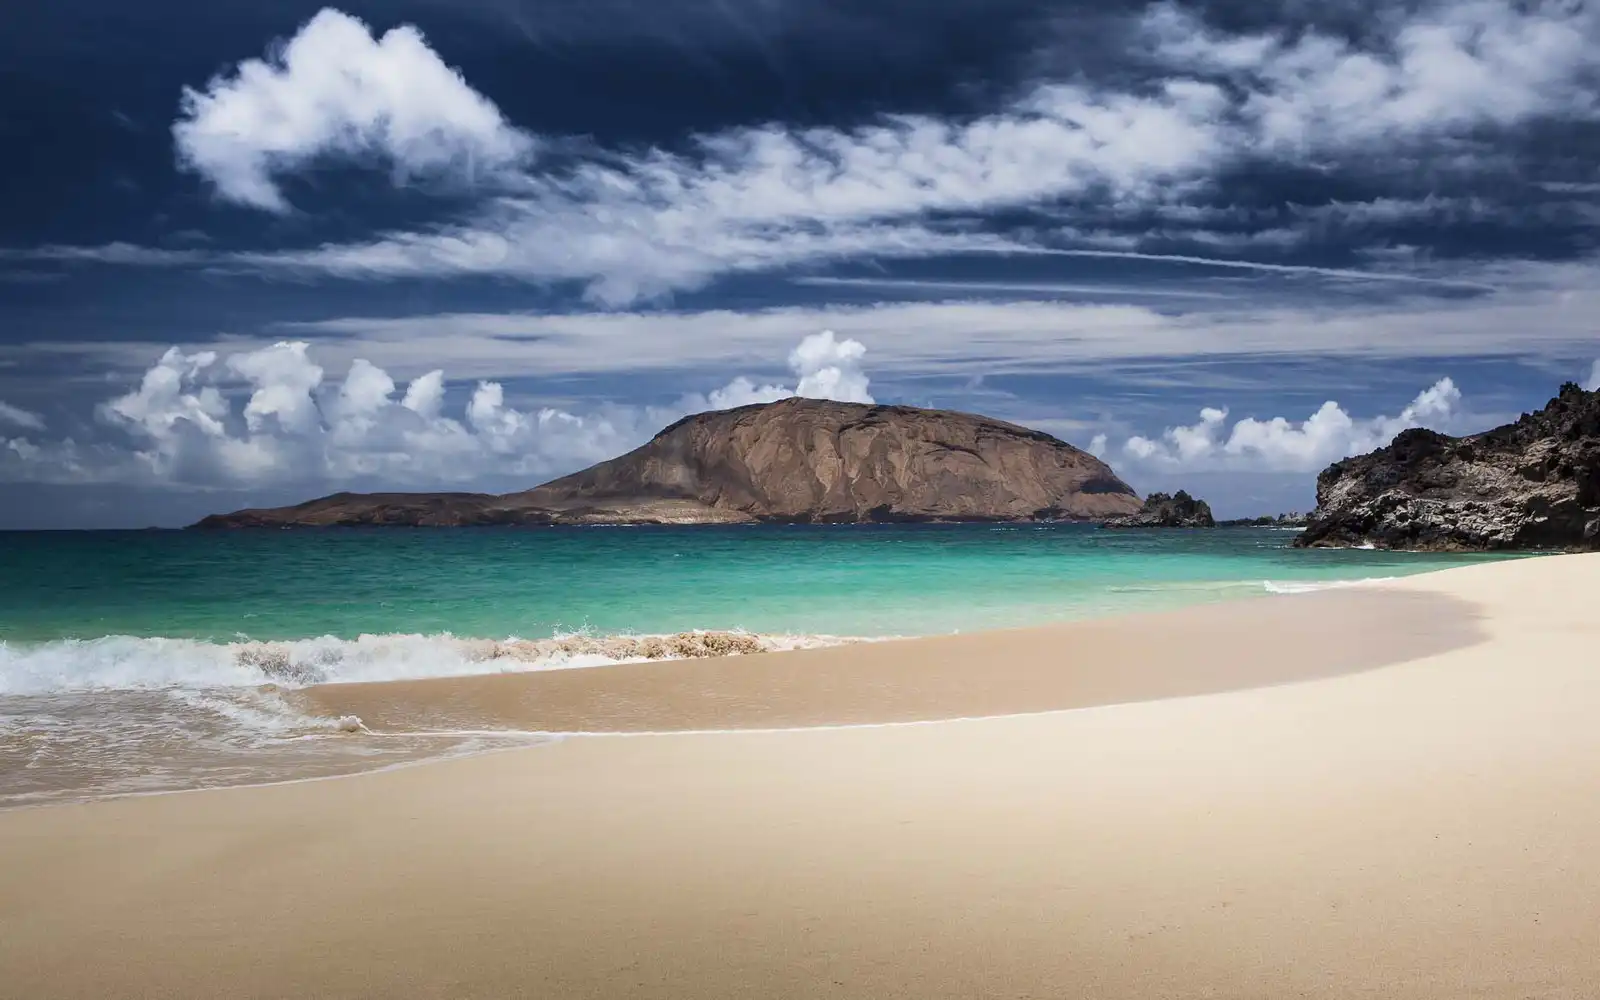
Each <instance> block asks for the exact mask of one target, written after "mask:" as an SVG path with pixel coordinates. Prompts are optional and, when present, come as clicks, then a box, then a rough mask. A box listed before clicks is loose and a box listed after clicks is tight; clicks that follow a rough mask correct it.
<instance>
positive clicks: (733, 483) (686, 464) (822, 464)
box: [195, 398, 1140, 528]
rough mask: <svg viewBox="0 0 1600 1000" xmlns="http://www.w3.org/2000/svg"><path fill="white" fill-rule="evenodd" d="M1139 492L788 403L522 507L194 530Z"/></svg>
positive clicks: (470, 496) (483, 500)
mask: <svg viewBox="0 0 1600 1000" xmlns="http://www.w3.org/2000/svg"><path fill="white" fill-rule="evenodd" d="M1139 508H1140V501H1139V497H1138V494H1136V493H1135V492H1134V491H1133V488H1132V487H1130V486H1129V485H1128V484H1127V483H1125V482H1123V481H1122V480H1121V479H1119V478H1118V477H1117V475H1116V473H1115V472H1113V471H1112V470H1111V468H1110V466H1108V465H1106V464H1105V463H1104V462H1102V461H1100V460H1099V459H1097V458H1095V457H1094V456H1092V455H1090V454H1088V453H1087V452H1084V451H1081V450H1080V449H1078V448H1074V447H1073V446H1072V445H1070V444H1067V443H1066V442H1065V441H1061V440H1058V439H1057V438H1054V437H1052V436H1050V435H1049V434H1045V433H1044V432H1042V431H1036V430H1029V429H1028V428H1025V427H1019V426H1017V425H1015V424H1009V423H1005V422H1004V421H1000V420H994V419H992V418H989V417H982V416H977V415H974V414H969V413H957V412H954V411H949V410H928V409H920V408H917V407H910V406H872V405H867V404H862V403H839V402H832V401H828V400H815V399H800V398H793V399H785V400H781V401H779V402H776V403H766V404H760V405H756V406H744V407H739V408H738V409H733V410H721V411H716V412H712V413H701V414H697V415H695V416H690V417H685V418H684V419H682V420H679V421H678V422H676V423H674V424H672V425H671V426H670V427H667V428H666V429H665V430H663V431H662V432H661V433H659V434H657V435H656V436H655V438H653V439H652V440H651V441H650V443H648V444H646V445H644V446H643V447H641V448H637V449H635V450H634V451H631V452H629V453H628V454H626V455H623V456H621V457H619V458H614V459H611V460H609V461H606V462H601V463H600V464H598V465H595V466H592V467H590V468H588V469H585V470H583V471H582V472H578V473H574V474H573V475H570V476H564V477H562V478H560V479H556V480H554V481H552V482H549V483H546V484H544V485H542V486H539V487H536V488H534V489H531V490H527V491H524V492H521V493H510V494H506V495H503V496H494V495H489V494H483V493H381V494H355V493H337V494H334V495H332V496H328V497H323V498H321V499H317V500H311V501H308V502H306V503H303V504H299V505H296V506H293V507H277V508H270V509H261V510H242V511H236V512H234V513H232V514H214V515H212V516H210V517H207V518H205V519H204V520H202V521H200V522H199V523H198V524H196V525H195V527H197V528H251V527H322V526H337V525H352V526H353V525H385V526H401V527H404V526H419V527H420V526H438V527H445V526H467V525H494V524H527V525H539V524H734V523H745V522H775V523H790V524H804V523H874V522H916V521H1028V520H1056V519H1061V520H1099V519H1104V518H1108V517H1116V516H1119V515H1125V514H1132V513H1134V512H1136V511H1138V510H1139Z"/></svg>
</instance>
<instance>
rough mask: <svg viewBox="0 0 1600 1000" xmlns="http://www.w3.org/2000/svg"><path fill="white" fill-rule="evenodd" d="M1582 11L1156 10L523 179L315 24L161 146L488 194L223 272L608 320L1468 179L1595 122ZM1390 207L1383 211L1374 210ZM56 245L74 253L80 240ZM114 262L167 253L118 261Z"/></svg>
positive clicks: (494, 124) (1463, 3) (446, 100)
mask: <svg viewBox="0 0 1600 1000" xmlns="http://www.w3.org/2000/svg"><path fill="white" fill-rule="evenodd" d="M1597 18H1600V15H1597V14H1596V13H1595V12H1594V10H1592V9H1591V8H1590V7H1589V6H1587V5H1583V4H1571V3H1557V2H1532V3H1527V4H1519V5H1508V4H1504V3H1498V2H1483V0H1436V2H1433V3H1427V4H1423V5H1421V6H1406V7H1400V6H1392V7H1384V8H1383V10H1382V14H1381V16H1374V17H1373V18H1372V19H1371V23H1370V24H1369V25H1368V31H1367V33H1366V36H1365V40H1364V41H1362V42H1360V43H1357V42H1354V41H1351V40H1350V39H1348V38H1346V37H1344V36H1343V35H1339V34H1336V33H1331V32H1324V31H1319V30H1317V29H1316V28H1315V27H1312V28H1310V29H1307V30H1299V31H1296V32H1293V33H1290V32H1287V31H1284V32H1278V33H1273V32H1256V33H1251V32H1244V33H1228V32H1225V31H1223V30H1222V29H1219V28H1217V27H1215V26H1213V25H1210V24H1208V23H1207V22H1204V21H1202V20H1200V19H1199V18H1198V17H1197V15H1196V14H1195V13H1194V12H1193V11H1192V10H1190V9H1188V8H1183V7H1179V6H1177V5H1175V4H1170V3H1161V4H1156V5H1153V6H1151V7H1149V8H1147V9H1146V10H1145V11H1144V12H1143V13H1142V14H1139V15H1137V17H1136V20H1135V23H1134V27H1135V30H1134V31H1133V32H1132V34H1131V37H1132V39H1133V51H1132V52H1131V53H1130V57H1131V58H1136V59H1142V60H1144V62H1145V63H1146V64H1147V65H1148V66H1149V67H1150V70H1151V72H1150V75H1149V76H1148V77H1147V78H1145V79H1144V80H1143V81H1140V82H1136V83H1129V82H1127V81H1126V80H1124V81H1122V82H1118V83H1115V84H1113V83H1110V82H1096V81H1094V80H1090V79H1084V78H1081V77H1075V76H1074V75H1073V73H1072V72H1071V67H1068V66H1053V67H1052V66H1050V65H1041V67H1040V69H1039V75H1038V77H1037V79H1036V80H1035V81H1034V83H1032V84H1031V85H1029V86H1026V87H1024V88H1022V89H1021V90H1020V91H1019V92H1018V93H1017V94H1016V96H1015V97H1014V98H1013V99H1011V100H1009V101H1005V102H1002V103H1001V104H1000V105H998V106H996V107H995V108H993V109H992V110H990V111H988V112H987V113H981V114H976V115H972V116H969V117H962V118H955V117H944V116H934V115H927V114H917V115H890V116H885V117H882V118H880V119H879V120H877V121H875V122H871V123H867V124H861V125H856V126H851V127H830V126H817V127H794V126H788V125H784V124H781V123H770V124H764V125H757V126H745V127H733V128H727V129H723V130H719V131H713V132H709V133H705V134H701V135H698V136H695V137H692V138H691V139H690V140H689V141H687V142H686V143H684V144H682V145H679V146H674V147H672V148H667V147H664V146H657V147H649V148H643V149H621V148H619V149H591V150H589V151H588V152H587V153H582V154H576V155H567V156H563V157H560V158H554V159H551V160H548V161H545V162H531V161H530V160H529V159H528V153H529V151H530V150H532V149H534V148H535V147H536V146H537V145H538V144H539V142H540V141H541V140H540V138H539V137H535V136H530V135H528V134H526V133H524V132H522V131H520V130H518V129H516V128H515V127H514V126H512V125H510V124H509V123H507V122H506V121H505V120H504V118H503V117H502V116H501V115H500V113H499V112H498V110H497V109H496V108H495V106H494V105H493V103H492V102H490V101H489V99H488V98H487V97H485V96H483V95H482V94H479V93H478V92H476V91H475V90H473V89H472V87H471V86H470V84H469V83H468V82H467V81H465V80H464V79H462V78H461V77H460V76H459V75H457V74H456V73H454V71H452V70H450V69H449V68H448V66H447V65H446V63H445V62H444V60H443V59H442V58H441V57H440V56H439V55H438V54H437V53H436V52H434V51H433V50H432V49H431V48H429V47H428V45H427V43H426V41H425V40H424V39H423V38H422V36H421V35H420V34H419V33H418V32H416V31H414V30H411V29H406V28H397V29H395V30H393V31H390V32H389V33H387V34H385V35H383V36H382V37H381V38H376V39H375V38H374V37H373V36H372V34H371V33H370V32H369V31H368V29H367V28H366V27H365V26H364V25H362V24H361V23H360V22H358V21H355V20H354V19H353V18H350V17H348V16H347V15H344V14H341V13H339V12H337V11H332V10H328V11H324V12H323V13H322V14H319V15H318V16H317V17H316V18H314V19H313V20H312V21H310V22H308V23H307V24H306V25H305V26H304V27H302V28H301V30H300V32H299V33H298V34H297V35H296V36H295V37H294V38H292V39H291V40H290V41H289V42H288V44H287V45H286V46H285V47H284V49H283V51H282V54H281V55H279V56H276V57H273V58H269V59H268V60H265V61H263V60H247V61H246V62H244V63H241V64H240V65H239V67H238V68H237V69H236V71H234V72H232V73H229V74H224V75H223V76H221V77H218V78H217V79H216V80H214V81H212V83H211V84H210V85H208V87H206V88H204V89H201V90H191V91H189V92H188V94H187V96H186V98H185V105H184V110H183V115H182V117H181V118H180V120H179V122H178V123H177V125H176V126H175V135H176V136H177V138H178V142H179V149H180V153H181V156H182V161H183V163H184V164H185V165H186V166H187V167H189V168H190V169H193V170H195V171H197V172H199V173H200V174H201V175H202V176H203V177H205V178H206V179H207V180H208V181H209V182H210V183H211V184H212V185H213V186H214V188H215V189H216V190H217V191H218V192H219V193H220V194H222V195H223V196H225V197H228V198H231V199H232V200H235V201H237V202H240V203H242V204H246V205H253V206H255V207H259V208H264V209H269V210H282V209H283V208H284V206H285V204H286V202H285V200H284V197H283V195H282V192H281V190H280V188H279V186H278V179H279V178H281V177H286V176H291V175H293V174H294V173H296V172H298V171H301V170H304V169H307V168H309V167H312V166H314V165H315V164H317V163H321V162H327V161H332V160H341V159H342V160H354V161H357V162H381V163H383V164H385V165H387V166H388V167H389V168H390V169H391V170H393V171H395V172H397V173H400V174H402V175H413V174H429V175H434V176H440V175H442V176H446V177H456V178H458V179H471V178H473V177H480V176H482V175H483V173H485V172H489V173H492V174H493V175H494V176H495V178H496V180H497V190H496V193H495V194H494V196H493V197H491V198H490V199H489V200H487V201H486V202H484V203H483V204H481V205H480V206H479V207H478V208H477V209H475V210H474V211H473V212H471V213H470V214H469V215H468V216H466V217H464V218H463V219H461V220H460V221H457V222H453V223H448V224H444V225H438V226H433V227H429V228H423V229H415V230H401V229H397V230H394V231H390V232H386V233H381V234H379V235H377V236H375V237H373V238H370V239H365V240H354V241H341V242H328V243H323V244H320V245H315V246H309V247H300V248H291V249H284V250H273V251H266V252H256V253H238V254H232V255H226V259H225V260H224V261H221V262H220V264H219V262H218V261H215V260H213V261H212V262H211V263H212V265H213V266H226V267H234V268H243V269H250V270H256V271H263V272H267V273H294V274H304V275H332V276H339V277H344V278H354V279H365V280H388V279H396V278H409V277H419V276H423V277H431V276H442V277H449V276H463V275H495V276H505V277H511V278H515V279H518V280H524V281H528V282H534V283H543V284H557V283H573V284H576V285H577V286H579V287H581V288H583V289H584V290H585V293H586V295H587V296H588V298H589V299H590V300H591V301H592V302H594V303H596V304H599V305H602V306H606V307H611V308H620V307H626V306H628V305H629V304H632V303H635V302H638V301H641V300H648V299H651V298H654V297H658V296H662V295H666V294H669V293H672V292H675V291H681V290H688V289H696V288H700V287H703V286H704V285H706V284H708V283H709V282H711V281H713V280H715V279H716V278H718V277H721V276H724V275H729V274H739V273H750V272H760V271H769V270H775V269H782V268H788V267H794V266H802V265H816V264H825V263H829V262H837V261H846V260H855V259H863V258H893V257H902V258H911V257H929V256H937V255H943V254H950V253H961V252H971V251H975V250H976V251H983V250H1002V251H1011V252H1017V251H1021V250H1024V249H1033V250H1048V249H1057V250H1067V251H1074V252H1083V253H1089V252H1091V251H1095V250H1098V251H1100V252H1102V253H1109V252H1110V250H1113V249H1117V250H1121V251H1123V252H1125V253H1128V254H1130V255H1133V254H1140V253H1143V252H1144V251H1146V250H1148V249H1150V247H1148V246H1146V245H1145V244H1146V243H1147V242H1148V239H1155V238H1159V239H1164V240H1170V239H1171V238H1174V237H1175V238H1178V239H1187V240H1188V241H1189V242H1192V243H1197V244H1200V245H1202V246H1203V245H1206V237H1207V230H1205V229H1204V227H1201V226H1190V227H1188V228H1187V229H1185V228H1184V227H1182V226H1181V225H1179V226H1176V227H1174V228H1171V229H1165V230H1163V231H1162V232H1159V233H1157V232H1152V233H1149V234H1146V236H1145V237H1141V236H1140V234H1137V233H1134V234H1132V235H1131V236H1130V237H1129V238H1128V239H1126V240H1125V245H1123V246H1120V247H1114V248H1107V247H1105V246H1104V245H1100V246H1098V247H1097V246H1095V245H1094V244H1093V243H1092V242H1091V243H1090V244H1089V245H1088V246H1085V245H1084V242H1083V234H1082V233H1081V232H1076V231H1071V230H1068V231H1058V232H1054V233H1052V232H1050V231H1049V230H1041V229H1037V228H1028V227H1023V228H1021V229H1014V230H1012V231H1008V232H1001V231H999V230H996V229H995V228H993V227H991V226H988V225H987V224H986V223H987V222H988V220H990V219H992V217H993V216H994V215H995V214H996V213H1007V212H1011V213H1016V212H1023V213H1027V212H1035V211H1047V212H1048V213H1050V214H1052V215H1055V216H1057V217H1059V216H1061V215H1062V214H1065V215H1067V216H1069V217H1070V216H1071V215H1072V214H1073V213H1074V212H1077V211H1080V210H1082V211H1090V212H1094V213H1100V214H1102V215H1104V214H1105V213H1106V212H1110V213H1112V215H1113V216H1116V215H1118V214H1119V213H1120V214H1124V215H1126V216H1127V217H1128V218H1130V219H1134V218H1138V217H1140V216H1142V215H1145V214H1148V213H1149V212H1151V211H1153V210H1162V211H1165V212H1166V213H1167V217H1168V218H1170V219H1178V218H1180V217H1181V214H1182V213H1181V211H1175V210H1179V209H1182V208H1184V207H1185V206H1198V205H1202V204H1204V203H1205V202H1206V198H1207V197H1208V192H1211V189H1212V187H1213V186H1214V185H1215V183H1216V182H1217V181H1218V179H1219V178H1220V177H1223V176H1224V175H1226V174H1227V173H1228V172H1229V171H1232V170H1236V169H1238V168H1240V167H1241V166H1243V165H1247V164H1249V163H1253V162H1271V163H1277V164H1280V165H1297V166H1310V167H1316V168H1318V169H1321V168H1322V167H1325V166H1326V165H1328V164H1330V163H1335V164H1336V163H1341V162H1344V163H1368V162H1370V161H1371V158H1372V156H1373V155H1374V154H1375V153H1380V152H1381V153H1382V154H1383V155H1385V156H1386V157H1390V158H1393V159H1394V160H1395V162H1397V163H1409V164H1413V165H1414V164H1417V163H1422V164H1426V163H1428V162H1430V160H1431V159H1434V158H1448V159H1450V161H1451V162H1452V163H1453V164H1458V163H1459V162H1460V161H1461V160H1462V157H1463V156H1467V157H1468V158H1469V159H1470V157H1471V156H1472V155H1476V154H1469V153H1465V152H1463V151H1464V150H1465V151H1470V150H1473V149H1481V148H1483V146H1482V143H1483V142H1485V141H1488V140H1491V139H1492V138H1493V137H1494V136H1495V135H1496V134H1497V133H1499V132H1503V131H1505V130H1510V129H1518V128H1522V127H1525V126H1528V125H1531V124H1534V123H1538V122H1541V121H1546V120H1561V121H1568V122H1571V121H1588V120H1592V119H1593V118H1594V117H1595V115H1596V108H1597V105H1596V92H1597V91H1596V86H1595V84H1596V74H1597V71H1600V54H1597V53H1600V20H1597ZM1403 207H1404V205H1403V203H1402V201H1401V200H1398V199H1391V200H1390V201H1388V202H1385V201H1384V200H1383V199H1378V200H1375V201H1374V202H1372V203H1371V211H1370V212H1369V213H1368V216H1369V217H1370V218H1373V219H1376V218H1379V217H1380V216H1382V214H1383V213H1384V212H1389V213H1390V214H1391V215H1392V214H1393V213H1394V212H1397V211H1400V210H1401V208H1403ZM1431 210H1434V211H1437V210H1439V206H1437V205H1435V206H1433V208H1432V209H1431ZM1354 211H1355V209H1351V212H1354ZM1346 214H1347V215H1349V214H1350V213H1348V212H1347V213H1346ZM1325 224H1326V220H1325V219H1324V220H1318V219H1313V218H1301V219H1291V220H1289V222H1288V224H1285V225H1281V226H1279V227H1278V228H1276V229H1272V228H1269V229H1266V230H1262V229H1259V228H1258V229H1255V230H1252V231H1248V232H1245V233H1243V234H1240V235H1233V236H1229V235H1226V234H1221V233H1216V234H1212V235H1214V236H1215V237H1216V242H1215V245H1216V247H1217V249H1218V250H1219V251H1225V252H1241V253H1249V252H1253V251H1257V250H1281V249H1283V248H1285V247H1289V246H1292V245H1294V244H1295V243H1296V242H1298V241H1299V240H1300V239H1302V237H1303V235H1304V234H1305V232H1307V231H1308V230H1309V229H1310V228H1312V227H1315V226H1317V225H1325ZM1267 236H1272V237H1273V238H1272V239H1270V240H1265V242H1263V240H1264V239H1265V237H1267ZM1242 237H1248V238H1247V239H1244V238H1242ZM1147 238H1148V239H1147ZM50 249H52V250H53V252H55V253H56V254H57V255H58V256H59V257H61V258H62V259H66V252H67V250H68V249H69V248H50ZM83 252H84V253H86V254H89V255H92V254H93V253H94V251H93V250H89V251H83ZM116 258H117V255H115V254H111V253H108V252H107V253H101V254H100V255H99V256H98V257H94V258H93V259H102V260H113V259H116ZM120 259H121V260H122V261H124V262H128V263H159V262H163V261H161V260H158V259H156V258H154V257H147V258H144V259H139V258H138V255H136V254H134V253H132V252H131V251H128V250H124V251H122V252H121V255H120ZM1152 259H1154V258H1152ZM1171 259H1183V255H1176V256H1174V257H1172V258H1171ZM1192 259H1193V260H1195V261H1197V262H1198V261H1200V260H1201V259H1202V258H1201V257H1200V256H1194V257H1193V258H1192ZM1205 259H1206V260H1209V261H1210V262H1211V263H1213V264H1216V265H1218V266H1228V265H1226V264H1225V263H1223V262H1222V261H1221V260H1220V258H1205ZM165 262H170V263H179V262H180V260H179V259H178V258H166V259H165ZM1234 263H1235V264H1236V265H1237V266H1255V267H1266V266H1272V264H1271V262H1261V263H1257V264H1251V263H1250V262H1247V261H1236V262H1234ZM1277 266H1280V267H1284V268H1286V269H1290V270H1298V269H1301V266H1300V265H1296V264H1289V263H1285V264H1279V265H1277ZM1307 270H1309V269H1307ZM1334 270H1339V269H1334ZM1344 271H1345V274H1346V275H1347V276H1350V277H1361V278H1363V279H1364V280H1372V279H1374V278H1382V277H1385V276H1386V273H1385V272H1382V271H1373V272H1360V271H1358V269H1344ZM1328 273H1330V274H1331V273H1333V271H1329V272H1328ZM1396 277H1397V278H1399V279H1400V280H1410V279H1409V277H1408V275H1406V274H1397V275H1396Z"/></svg>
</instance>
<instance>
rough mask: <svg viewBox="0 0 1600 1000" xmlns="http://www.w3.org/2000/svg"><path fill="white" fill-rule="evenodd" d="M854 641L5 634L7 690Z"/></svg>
mask: <svg viewBox="0 0 1600 1000" xmlns="http://www.w3.org/2000/svg"><path fill="white" fill-rule="evenodd" d="M853 641H857V640H854V639H849V638H843V637H837V636H815V635H761V634H755V633H750V632H679V633H676V634H673V635H642V636H600V637H597V636H588V635H561V636H555V637H553V638H549V639H519V638H509V639H501V640H493V639H465V638H459V637H457V636H453V635H448V634H444V635H401V634H394V635H363V636H360V637H359V638H356V639H340V638H336V637H333V636H324V637H322V638H319V639H295V640H287V641H282V642H257V641H240V642H207V641H204V640H198V639H169V638H142V637H136V636H126V635H112V636H104V637H101V638H98V639H60V640H55V641H51V642H42V643H9V642H0V695H38V694H52V693H63V692H74V691H141V690H162V689H171V688H189V689H197V688H228V687H259V686H261V685H266V684H271V685H279V686H284V687H302V686H305V685H310V684H328V683H338V682H363V681H394V680H416V679H421V678H426V677H455V676H465V675H471V674H486V673H510V672H521V671H530V670H558V669H571V668H580V667H598V666H607V665H611V664H616V663H626V662H630V661H640V660H668V659H689V658H696V657H705V656H731V655H741V654H748V653H761V652H771V651H778V650H788V649H804V648H812V647H818V646H831V645H838V644H841V643H845V642H853Z"/></svg>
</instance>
